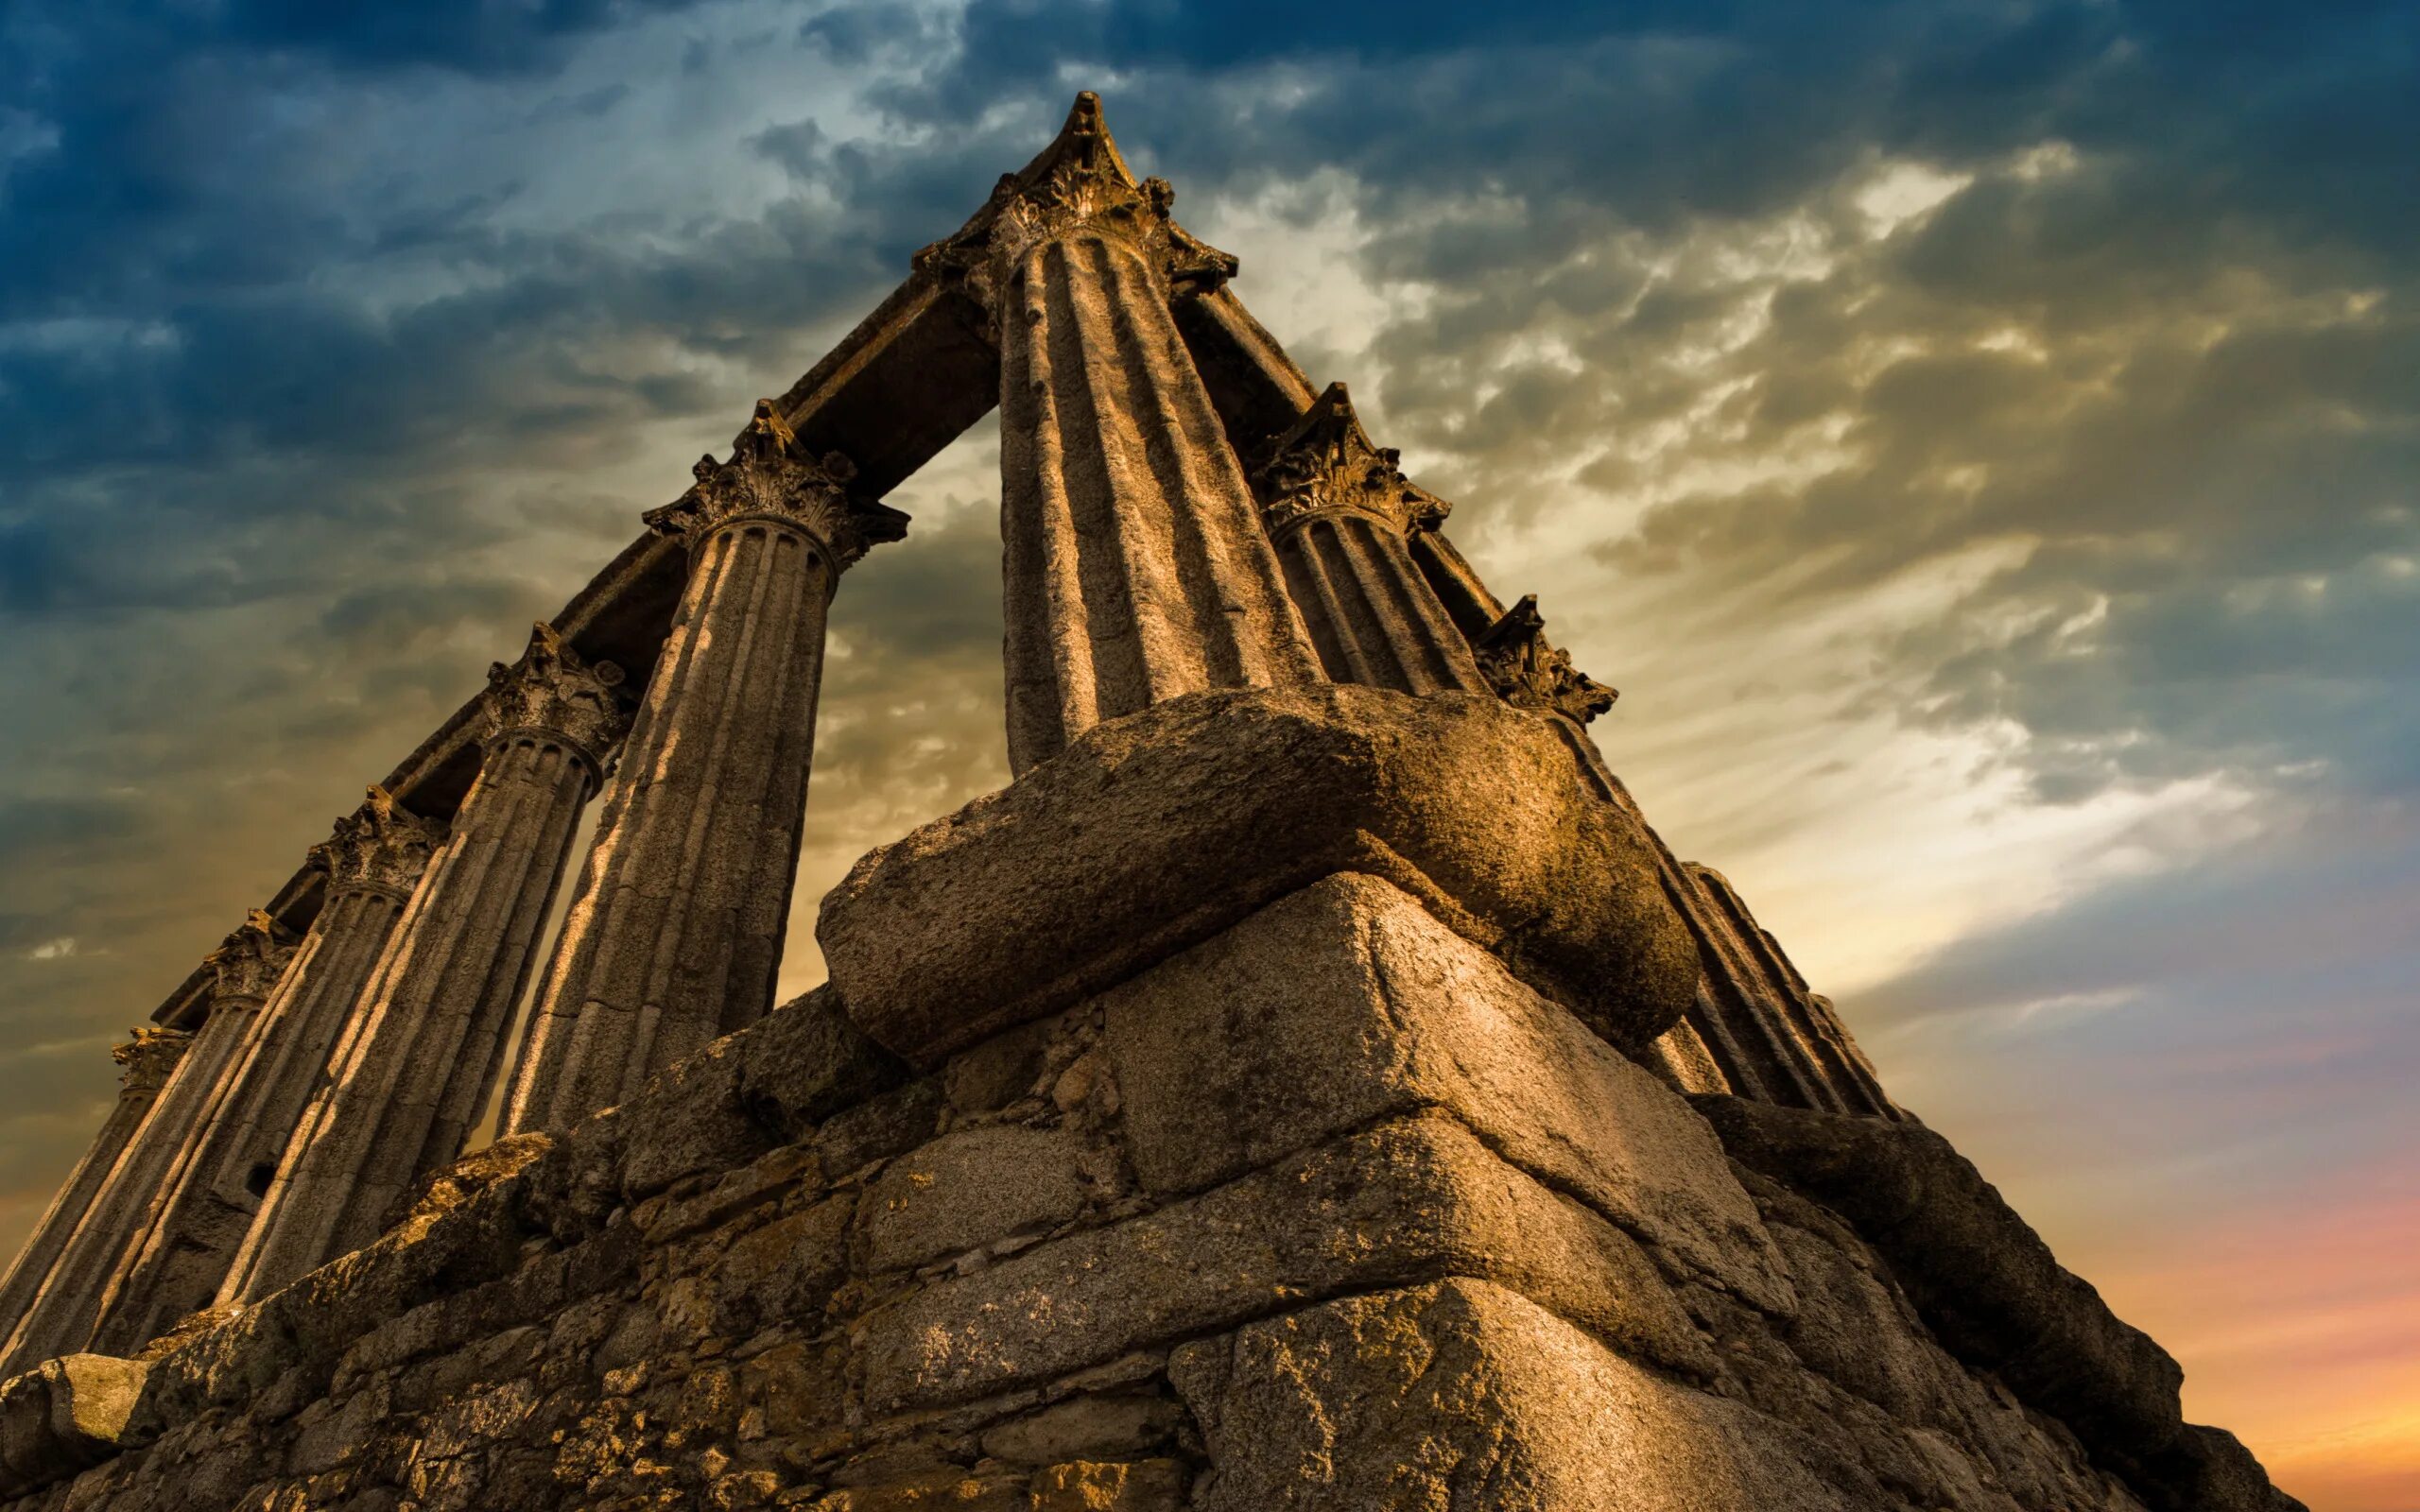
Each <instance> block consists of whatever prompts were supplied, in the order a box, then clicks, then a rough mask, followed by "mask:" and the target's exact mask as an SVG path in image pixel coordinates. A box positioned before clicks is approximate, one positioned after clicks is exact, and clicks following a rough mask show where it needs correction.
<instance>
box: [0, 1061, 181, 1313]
mask: <svg viewBox="0 0 2420 1512" xmlns="http://www.w3.org/2000/svg"><path fill="white" fill-rule="evenodd" d="M192 1042H193V1036H191V1035H189V1034H186V1033H185V1032H184V1031H182V1029H137V1030H135V1031H134V1038H133V1039H131V1040H128V1041H127V1042H126V1043H124V1044H122V1045H113V1046H112V1047H111V1049H110V1057H111V1058H112V1059H113V1060H115V1061H116V1062H117V1063H118V1064H119V1065H120V1066H122V1067H124V1068H125V1069H124V1070H123V1071H121V1072H120V1073H119V1074H118V1092H117V1102H116V1104H115V1105H114V1106H112V1108H110V1115H109V1117H108V1118H107V1119H105V1120H103V1121H102V1124H101V1131H100V1132H99V1133H98V1134H95V1136H93V1143H92V1147H91V1148H90V1149H87V1150H86V1151H85V1152H84V1158H83V1159H82V1160H78V1161H77V1162H76V1169H75V1170H74V1171H72V1172H70V1173H69V1174H68V1177H67V1183H66V1185H64V1186H62V1187H61V1188H60V1189H59V1194H58V1195H57V1196H54V1197H53V1198H51V1201H50V1207H49V1209H48V1210H47V1211H44V1212H43V1215H42V1222H41V1223H39V1224H37V1225H36V1226H35V1228H34V1231H33V1236H32V1237H31V1238H29V1239H27V1240H26V1247H25V1248H24V1249H23V1250H20V1251H19V1252H18V1254H17V1260H16V1263H15V1264H13V1265H11V1266H10V1267H9V1276H8V1280H6V1281H5V1282H0V1328H9V1329H13V1328H15V1327H16V1325H17V1323H18V1322H19V1321H20V1320H21V1319H22V1318H23V1317H24V1316H25V1314H26V1304H28V1303H29V1302H31V1301H32V1300H33V1298H34V1296H35V1294H36V1293H37V1292H39V1291H40V1290H41V1287H42V1284H43V1281H44V1280H47V1279H48V1277H49V1275H50V1268H51V1266H52V1265H54V1264H56V1263H58V1261H59V1254H60V1251H61V1250H62V1249H64V1248H65V1247H66V1246H67V1241H68V1240H69V1239H70V1238H72V1237H73V1236H74V1234H75V1232H76V1226H77V1225H78V1223H80V1222H82V1221H83V1217H84V1214H85V1213H86V1212H88V1211H91V1209H92V1206H93V1199H94V1198H95V1196H97V1195H98V1194H100V1191H101V1188H102V1187H103V1186H104V1185H105V1184H106V1183H107V1182H108V1180H109V1177H110V1172H111V1171H112V1170H114V1169H115V1168H116V1166H117V1162H118V1159H119V1157H121V1156H123V1155H124V1154H125V1153H126V1148H127V1145H128V1144H129V1143H130V1142H131V1141H132V1140H133V1138H134V1135H135V1131H136V1130H137V1129H139V1128H141V1127H142V1126H143V1120H144V1119H145V1118H146V1117H147V1116H148V1115H149V1113H150V1111H151V1105H152V1104H153V1103H155V1102H157V1101H159V1098H160V1089H161V1088H163V1087H164V1086H166V1085H167V1083H168V1077H169V1074H171V1073H173V1072H174V1071H175V1070H176V1069H177V1062H178V1061H180V1060H182V1059H183V1058H184V1053H185V1048H186V1047H187V1046H188V1045H190V1044H192Z"/></svg>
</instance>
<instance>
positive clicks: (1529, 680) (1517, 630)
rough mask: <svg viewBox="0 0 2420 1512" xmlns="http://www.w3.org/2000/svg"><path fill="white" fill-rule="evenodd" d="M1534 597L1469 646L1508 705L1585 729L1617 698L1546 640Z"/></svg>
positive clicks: (1483, 671)
mask: <svg viewBox="0 0 2420 1512" xmlns="http://www.w3.org/2000/svg"><path fill="white" fill-rule="evenodd" d="M1546 624H1547V622H1546V619H1545V617H1544V616H1543V615H1541V614H1539V613H1538V595H1536V594H1535V593H1530V594H1526V595H1524V596H1523V598H1522V599H1521V602H1519V603H1518V604H1515V605H1513V607H1512V608H1511V609H1509V610H1505V612H1504V617H1503V618H1502V619H1500V620H1497V621H1496V622H1495V624H1494V625H1491V626H1489V627H1487V629H1486V630H1484V631H1483V632H1481V633H1480V635H1479V638H1478V644H1475V645H1473V646H1472V647H1471V649H1472V651H1474V652H1475V653H1477V655H1478V669H1479V671H1480V672H1481V673H1482V674H1484V675H1485V677H1486V678H1487V681H1488V685H1489V686H1490V687H1492V688H1494V689H1495V692H1496V695H1497V696H1499V697H1501V698H1502V699H1503V700H1504V701H1505V702H1506V703H1509V704H1512V705H1513V706H1515V707H1516V708H1522V709H1540V710H1544V711H1546V712H1547V713H1558V714H1561V715H1563V716H1564V718H1566V719H1568V720H1570V721H1571V722H1572V723H1574V724H1580V725H1584V724H1586V723H1587V722H1588V721H1589V720H1591V719H1594V718H1596V717H1597V716H1598V715H1599V714H1601V713H1604V712H1605V711H1606V710H1608V709H1611V708H1612V707H1613V706H1614V700H1615V699H1616V698H1618V697H1620V696H1621V695H1619V694H1617V693H1616V692H1615V691H1614V690H1613V689H1611V688H1608V687H1606V686H1605V685H1604V684H1603V683H1601V682H1599V681H1598V680H1597V679H1594V678H1592V677H1589V676H1588V675H1587V674H1586V673H1583V672H1582V671H1580V670H1579V669H1578V668H1577V667H1574V666H1573V665H1572V664H1571V657H1570V654H1569V653H1568V652H1565V651H1564V650H1563V649H1562V648H1560V647H1559V646H1557V645H1555V644H1553V643H1552V642H1550V641H1548V640H1547V638H1546V634H1545V630H1546Z"/></svg>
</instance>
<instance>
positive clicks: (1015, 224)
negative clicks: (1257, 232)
mask: <svg viewBox="0 0 2420 1512" xmlns="http://www.w3.org/2000/svg"><path fill="white" fill-rule="evenodd" d="M1174 198H1175V196H1174V194H1173V192H1172V191H1171V190H1170V189H1169V188H1168V186H1167V184H1166V183H1165V182H1163V181H1161V180H1157V179H1152V180H1144V181H1139V182H1138V181H1137V180H1135V178H1134V176H1133V174H1132V171H1131V170H1129V169H1128V167H1127V166H1126V162H1125V160H1124V158H1123V157H1121V156H1120V155H1119V153H1118V150H1117V146H1116V144H1115V142H1114V141H1112V140H1111V138H1110V135H1109V132H1108V130H1107V129H1106V128H1104V127H1103V125H1102V124H1101V118H1100V101H1099V100H1098V98H1097V97H1095V96H1094V95H1092V94H1082V95H1079V96H1078V97H1077V100H1076V107H1075V109H1074V110H1073V111H1072V112H1069V113H1068V116H1067V124H1066V125H1065V127H1064V128H1063V129H1061V131H1060V133H1059V136H1058V139H1057V140H1056V141H1054V142H1052V143H1051V145H1050V146H1048V147H1046V148H1045V149H1044V150H1043V152H1042V154H1041V155H1040V156H1039V157H1037V158H1035V159H1034V161H1033V162H1032V163H1029V164H1028V165H1027V166H1026V168H1025V169H1024V171H1022V172H1021V173H1016V174H1011V175H1010V176H1009V177H1008V178H1005V179H1003V180H1001V181H1000V183H999V186H998V187H997V188H996V189H994V191H993V196H992V199H991V202H990V203H988V204H986V205H985V206H984V207H983V209H981V210H980V211H978V212H977V213H976V215H975V216H974V218H973V219H971V220H969V221H968V222H967V223H966V225H965V226H964V227H963V228H961V229H960V230H959V232H957V234H955V235H953V236H950V237H948V238H946V239H944V240H942V241H941V242H937V243H935V244H934V245H933V246H931V247H928V248H926V249H925V250H923V251H922V252H919V253H918V254H917V257H916V266H917V267H918V269H919V270H920V271H924V272H927V273H934V274H937V275H939V276H941V277H942V278H944V279H948V280H951V281H953V282H955V283H957V285H958V286H959V287H960V288H961V289H962V290H963V291H964V292H965V293H966V294H967V295H968V296H969V297H970V298H971V299H972V301H974V303H975V304H976V305H977V307H979V308H980V309H982V310H983V311H984V312H985V314H986V316H987V317H988V319H989V322H990V329H991V334H992V335H993V337H994V340H995V341H996V342H997V343H998V346H999V350H1000V535H1001V543H1002V546H1003V553H1002V564H1001V565H1002V574H1003V578H1004V581H1003V584H1002V588H1003V594H1002V597H1003V609H1004V610H1005V618H1006V620H1007V634H1006V638H1005V639H1006V651H1007V662H1008V667H1007V671H1008V713H1009V765H1010V767H1011V770H1013V771H1017V772H1023V771H1025V770H1026V769H1027V768H1029V767H1030V766H1032V765H1034V764H1035V763H1037V762H1042V761H1046V760H1048V759H1049V758H1050V757H1051V756H1053V755H1055V754H1057V753H1058V752H1059V751H1060V750H1061V749H1063V747H1065V746H1066V744H1067V743H1068V742H1069V741H1070V740H1073V739H1074V738H1075V737H1076V736H1078V735H1080V734H1081V733H1082V732H1083V731H1085V730H1089V729H1091V728H1092V727H1093V726H1094V725H1096V724H1098V723H1099V722H1101V721H1102V720H1104V719H1115V718H1116V717H1117V716H1119V715H1121V714H1128V713H1134V712H1136V711H1137V710H1141V709H1145V708H1148V707H1150V705H1152V704H1154V703H1158V702H1161V701H1163V700H1166V699H1168V698H1174V697H1178V696H1182V695H1184V694H1188V693H1198V692H1203V691H1206V690H1209V689H1213V688H1245V687H1282V686H1291V685H1298V684H1304V683H1316V682H1323V681H1325V680H1326V678H1325V677H1324V675H1323V674H1322V672H1321V670H1320V664H1319V659H1318V656H1317V655H1316V654H1315V653H1314V652H1313V651H1312V649H1311V646H1310V642H1309V638H1308V637H1307V636H1306V635H1305V632H1304V630H1303V626H1302V621H1301V619H1300V618H1299V617H1298V616H1297V615H1296V614H1295V612H1294V607H1293V604H1292V603H1291V602H1290V601H1289V600H1288V598H1287V596H1286V588H1285V582H1284V579H1283V577H1282V576H1280V573H1279V571H1278V566H1277V558H1276V554H1275V553H1274V552H1273V551H1272V550H1271V548H1270V544H1269V540H1268V537H1267V536H1266V535H1265V534H1264V533H1263V532H1262V531H1261V529H1260V525H1259V522H1258V521H1257V520H1256V519H1254V517H1253V516H1254V512H1255V510H1254V506H1253V498H1252V491H1251V490H1250V488H1248V487H1247V486H1246V483H1245V480H1244V475H1243V468H1242V466H1241V464H1240V463H1238V462H1237V461H1236V455H1235V452H1234V450H1233V449H1232V448H1231V447H1230V446H1229V445H1228V443H1227V438H1226V432H1225V430H1224V428H1223V427H1222V426H1221V425H1220V423H1219V417H1218V414H1217V412H1216V411H1215V410H1214V409H1213V408H1212V406H1211V403H1210V395H1209V393H1208V391H1207V390H1206V389H1205V388H1204V387H1203V386H1202V382H1201V373H1200V372H1199V371H1198V370H1197V369H1195V368H1194V365H1193V359H1192V357H1191V356H1190V355H1189V354H1188V353H1187V352H1186V351H1185V348H1184V340H1183V338H1182V337H1181V336H1180V335H1178V332H1177V328H1176V319H1175V317H1174V316H1173V315H1172V314H1171V312H1170V309H1169V301H1170V300H1171V299H1172V298H1190V297H1194V296H1197V295H1201V294H1204V293H1207V292H1209V291H1211V290H1214V289H1216V288H1217V287H1218V286H1219V283H1221V282H1223V281H1224V280H1225V279H1226V278H1228V277H1229V276H1231V275H1232V274H1233V273H1234V272H1235V267H1236V261H1235V259H1234V258H1232V257H1229V256H1228V255H1227V254H1226V253H1224V252H1220V251H1218V250H1217V249H1213V248H1210V247H1207V246H1204V245H1203V244H1202V243H1201V242H1199V241H1197V240H1195V239H1194V238H1193V237H1192V236H1190V235H1189V234H1187V233H1186V232H1185V231H1184V228H1183V227H1181V226H1179V225H1177V224H1176V222H1175V221H1174V220H1173V219H1171V218H1170V216H1169V214H1168V211H1169V206H1170V205H1171V204H1172V203H1173V201H1174Z"/></svg>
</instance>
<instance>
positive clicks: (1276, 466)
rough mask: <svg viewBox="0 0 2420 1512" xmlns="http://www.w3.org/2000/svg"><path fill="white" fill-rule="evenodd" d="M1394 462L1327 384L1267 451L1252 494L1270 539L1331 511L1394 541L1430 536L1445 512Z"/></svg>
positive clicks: (1336, 387) (1339, 390)
mask: <svg viewBox="0 0 2420 1512" xmlns="http://www.w3.org/2000/svg"><path fill="white" fill-rule="evenodd" d="M1402 460H1403V454H1402V453H1400V452H1398V451H1396V450H1395V449H1394V448H1393V447H1392V446H1380V445H1378V444H1377V443H1376V442H1374V441H1373V440H1371V439H1370V433H1369V432H1367V431H1365V430H1363V429H1362V428H1361V417H1360V416H1359V415H1357V414H1356V413H1355V412H1354V409H1353V397H1352V395H1351V394H1350V393H1348V392H1347V391H1346V389H1345V387H1344V385H1342V384H1340V383H1335V384H1330V385H1328V386H1327V387H1326V388H1325V389H1324V390H1322V392H1321V394H1320V396H1319V398H1317V399H1315V400H1313V401H1312V402H1311V405H1310V407H1309V408H1308V409H1306V410H1305V411H1304V412H1303V416H1302V418H1301V419H1300V420H1298V421H1295V422H1294V424H1293V427H1292V428H1291V429H1289V430H1288V431H1287V432H1286V434H1284V435H1283V436H1280V437H1279V438H1277V440H1276V442H1275V443H1274V444H1273V445H1272V446H1271V448H1270V455H1269V459H1268V460H1267V461H1265V462H1263V463H1262V464H1261V465H1260V468H1259V470H1258V471H1257V472H1255V473H1254V474H1253V492H1255V493H1257V494H1258V495H1259V496H1260V500H1261V507H1262V513H1263V516H1264V517H1265V518H1266V519H1267V520H1268V522H1269V533H1270V534H1271V536H1280V535H1283V534H1284V533H1285V532H1286V531H1287V530H1288V529H1289V528H1291V527H1292V526H1294V525H1297V524H1301V523H1303V522H1304V521H1305V520H1308V519H1310V518H1311V517H1313V516H1314V515H1320V514H1325V513H1329V512H1331V511H1335V510H1351V511H1352V512H1354V513H1357V514H1364V515H1368V516H1370V517H1371V518H1373V519H1374V520H1376V521H1378V522H1380V523H1381V524H1385V525H1387V526H1388V527H1390V528H1391V529H1392V530H1394V531H1395V532H1396V533H1398V534H1401V535H1409V534H1410V533H1411V532H1412V531H1414V530H1434V529H1436V528H1437V527H1438V526H1439V525H1441V524H1444V523H1445V516H1446V514H1447V513H1448V512H1449V511H1450V510H1451V508H1452V506H1450V505H1448V504H1447V503H1446V502H1445V501H1444V500H1443V499H1441V498H1439V497H1437V495H1435V494H1433V493H1431V492H1429V491H1428V490H1426V489H1424V488H1422V487H1420V486H1419V485H1418V484H1416V483H1414V482H1412V481H1411V480H1410V479H1409V478H1407V477H1405V476H1404V474H1403V468H1402V467H1401V466H1400V465H1399V464H1400V463H1401V462H1402Z"/></svg>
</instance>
